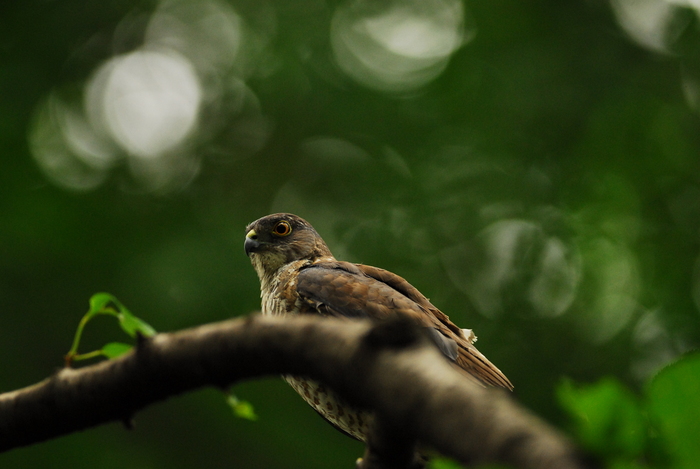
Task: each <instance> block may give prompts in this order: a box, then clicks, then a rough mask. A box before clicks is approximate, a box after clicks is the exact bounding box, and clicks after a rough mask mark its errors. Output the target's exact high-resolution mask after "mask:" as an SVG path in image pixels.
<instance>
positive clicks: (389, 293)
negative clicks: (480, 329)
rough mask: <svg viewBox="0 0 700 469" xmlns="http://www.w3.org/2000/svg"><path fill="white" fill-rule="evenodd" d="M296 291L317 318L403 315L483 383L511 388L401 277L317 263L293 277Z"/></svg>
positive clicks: (355, 266)
mask: <svg viewBox="0 0 700 469" xmlns="http://www.w3.org/2000/svg"><path fill="white" fill-rule="evenodd" d="M296 288H297V292H298V293H299V295H300V296H301V298H302V299H304V300H306V302H307V304H309V305H311V306H312V307H313V308H314V309H315V310H316V311H317V312H318V313H319V314H322V315H326V316H339V317H350V318H373V319H382V318H386V317H388V316H390V315H392V314H404V315H407V316H409V317H412V318H414V319H415V320H416V321H417V322H418V323H419V324H422V325H423V326H425V327H428V328H430V329H431V330H432V331H435V333H431V334H430V335H431V337H432V338H433V340H434V341H435V343H436V344H437V345H438V347H439V348H440V350H441V351H442V352H443V353H444V354H445V355H446V356H447V357H449V358H451V359H452V360H453V361H455V362H456V364H457V365H459V366H460V367H461V368H462V369H463V370H465V371H467V372H468V374H469V375H471V376H473V377H475V378H476V379H477V380H478V381H479V382H481V383H482V384H488V385H492V386H499V387H504V388H506V389H512V388H513V385H512V384H511V383H510V381H508V378H506V376H505V375H504V374H503V373H502V372H501V371H500V370H499V369H498V368H496V367H495V366H494V365H493V364H492V363H491V362H490V361H489V360H488V359H487V358H486V357H485V356H484V355H482V354H481V353H480V352H479V351H478V350H477V349H476V347H474V346H473V345H472V344H471V342H472V337H471V336H470V337H467V336H466V335H465V334H464V332H463V331H462V329H460V328H459V327H457V326H456V325H455V324H453V323H452V321H450V319H449V317H448V316H447V315H446V314H445V313H443V312H442V311H440V310H439V309H437V308H436V307H435V306H433V305H432V303H430V301H429V300H428V299H427V298H426V297H425V296H424V295H423V294H422V293H421V292H420V291H418V289H417V288H415V287H414V286H413V285H411V284H410V283H408V282H407V281H406V280H405V279H404V278H402V277H400V276H398V275H396V274H394V273H392V272H389V271H387V270H384V269H379V268H377V267H371V266H366V265H361V264H352V263H349V262H342V261H325V262H317V263H315V264H311V265H309V266H307V267H305V268H303V269H302V270H301V271H300V272H299V275H298V277H297V285H296Z"/></svg>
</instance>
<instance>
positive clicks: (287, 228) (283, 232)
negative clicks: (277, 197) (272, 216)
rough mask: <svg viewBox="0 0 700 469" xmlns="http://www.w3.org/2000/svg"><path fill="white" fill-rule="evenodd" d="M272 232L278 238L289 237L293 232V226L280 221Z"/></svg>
mask: <svg viewBox="0 0 700 469" xmlns="http://www.w3.org/2000/svg"><path fill="white" fill-rule="evenodd" d="M272 232H273V233H274V234H276V235H277V236H288V235H289V234H291V232H292V225H290V224H289V222H288V221H284V220H282V221H280V222H278V223H277V224H276V225H275V227H274V228H273V229H272Z"/></svg>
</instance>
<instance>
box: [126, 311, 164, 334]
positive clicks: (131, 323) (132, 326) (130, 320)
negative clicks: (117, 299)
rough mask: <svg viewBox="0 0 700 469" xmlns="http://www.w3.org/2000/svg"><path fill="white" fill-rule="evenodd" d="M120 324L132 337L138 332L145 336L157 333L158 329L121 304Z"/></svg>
mask: <svg viewBox="0 0 700 469" xmlns="http://www.w3.org/2000/svg"><path fill="white" fill-rule="evenodd" d="M119 325H120V326H121V328H122V329H123V330H124V332H126V333H127V334H129V335H130V336H131V337H136V333H137V332H140V333H141V334H142V335H143V336H145V337H153V336H154V335H156V330H155V329H153V327H151V325H150V324H148V323H147V322H146V321H144V320H143V319H140V318H137V317H136V316H134V315H133V314H131V312H129V310H127V309H126V308H124V307H123V306H121V312H120V314H119Z"/></svg>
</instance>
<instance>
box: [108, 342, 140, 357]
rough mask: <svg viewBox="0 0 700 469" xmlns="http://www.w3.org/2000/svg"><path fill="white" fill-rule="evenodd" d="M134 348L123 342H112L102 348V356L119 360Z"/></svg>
mask: <svg viewBox="0 0 700 469" xmlns="http://www.w3.org/2000/svg"><path fill="white" fill-rule="evenodd" d="M132 348H134V347H133V345H129V344H124V343H121V342H110V343H108V344H107V345H105V346H104V347H102V350H101V352H102V355H104V356H105V357H107V358H117V357H120V356H122V355H124V354H125V353H127V352H128V351H129V350H131V349H132Z"/></svg>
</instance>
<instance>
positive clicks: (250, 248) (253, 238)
mask: <svg viewBox="0 0 700 469" xmlns="http://www.w3.org/2000/svg"><path fill="white" fill-rule="evenodd" d="M259 247H260V241H258V234H257V233H256V232H255V230H250V231H249V232H248V234H246V235H245V243H244V244H243V249H245V253H246V256H248V257H250V254H251V253H253V252H255V251H257V250H258V248H259Z"/></svg>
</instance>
